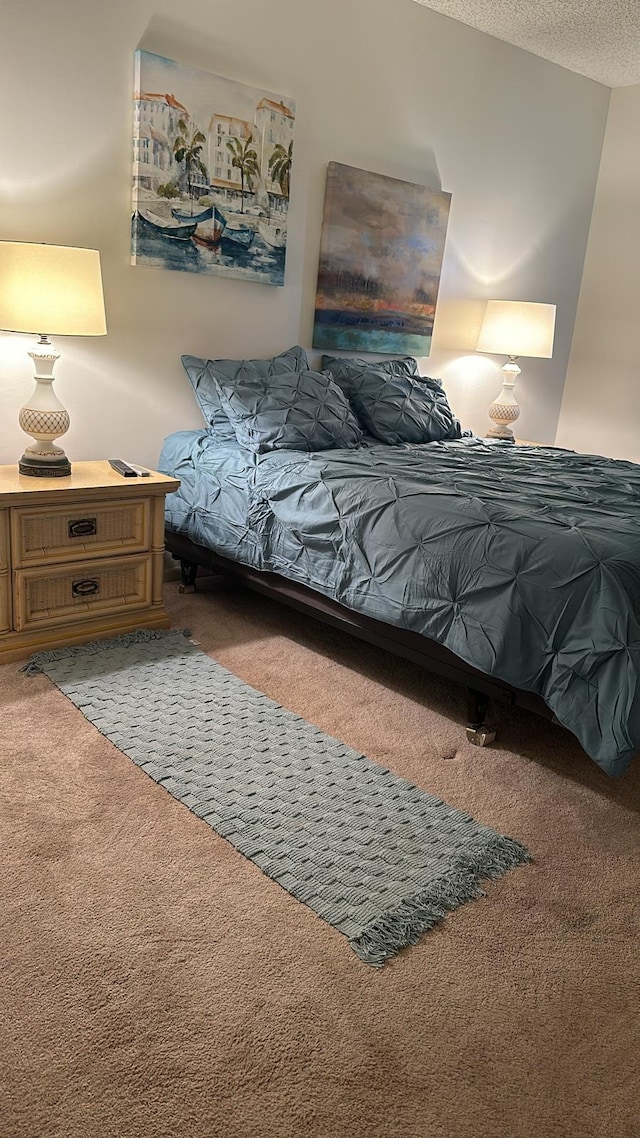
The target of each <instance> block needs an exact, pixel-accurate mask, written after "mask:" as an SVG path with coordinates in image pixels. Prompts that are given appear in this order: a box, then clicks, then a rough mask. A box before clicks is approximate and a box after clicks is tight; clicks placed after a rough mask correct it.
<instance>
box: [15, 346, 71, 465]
mask: <svg viewBox="0 0 640 1138" xmlns="http://www.w3.org/2000/svg"><path fill="white" fill-rule="evenodd" d="M29 355H30V356H31V359H32V360H33V361H34V363H35V365H36V374H35V376H34V379H35V381H36V385H35V387H34V389H33V391H32V393H31V398H30V399H29V401H28V403H26V404H25V405H24V407H23V408H22V409H21V411H20V415H19V417H18V421H19V423H20V426H21V427H22V430H23V431H24V432H25V434H27V435H31V437H32V438H33V440H34V441H33V443H32V444H31V446H28V447H27V448H26V450H25V452H24V454H23V456H22V458H21V459H20V461H19V463H18V470H19V471H20V474H27V475H30V476H32V477H36V478H64V477H66V476H68V475H69V474H71V463H70V462H69V459H68V458H67V456H66V454H65V453H64V451H63V449H62V447H59V446H57V445H56V443H55V442H54V441H53V440H54V439H57V438H59V437H60V435H64V434H65V432H66V431H68V430H69V422H70V420H69V412H68V411H66V410H65V408H64V407H63V406H62V403H61V402H60V400H59V399H58V397H57V395H56V393H55V391H54V390H53V367H54V364H55V362H56V360H58V359H60V353H59V352H56V351H53V350H52V347H51V343H50V341H49V340H48V339H47V337H46V336H44V335H42V336H41V337H40V339H39V340H38V347H37V348H36V350H35V351H33V352H29Z"/></svg>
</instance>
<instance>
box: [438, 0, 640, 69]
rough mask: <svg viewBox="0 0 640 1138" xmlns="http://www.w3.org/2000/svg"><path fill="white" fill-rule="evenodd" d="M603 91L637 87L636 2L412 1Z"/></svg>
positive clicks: (639, 7) (639, 14)
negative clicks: (591, 81)
mask: <svg viewBox="0 0 640 1138" xmlns="http://www.w3.org/2000/svg"><path fill="white" fill-rule="evenodd" d="M417 3H418V4H423V5H424V7H425V8H432V9H433V11H434V12H441V13H442V15H443V16H451V17H452V19H454V20H460V21H461V22H462V23H463V24H470V25H471V27H472V28H477V29H478V30H479V31H481V32H487V33H488V34H489V35H490V36H496V38H497V39H500V40H506V42H507V43H511V44H514V45H515V46H516V47H522V48H524V49H525V51H530V52H533V54H534V55H541V56H542V58H543V59H549V60H551V62H552V63H559V64H560V66H561V67H568V68H569V70H570V71H577V72H578V74H579V75H586V76H588V77H589V78H590V79H596V80H597V82H598V83H604V84H605V86H607V87H627V86H629V85H631V84H634V83H640V0H417Z"/></svg>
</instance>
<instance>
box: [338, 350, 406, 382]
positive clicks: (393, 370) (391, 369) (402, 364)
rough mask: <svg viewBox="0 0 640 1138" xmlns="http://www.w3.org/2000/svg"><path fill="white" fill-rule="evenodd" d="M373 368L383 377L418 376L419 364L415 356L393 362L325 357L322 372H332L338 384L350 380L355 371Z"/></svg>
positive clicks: (351, 357)
mask: <svg viewBox="0 0 640 1138" xmlns="http://www.w3.org/2000/svg"><path fill="white" fill-rule="evenodd" d="M368 367H372V368H375V369H376V371H379V372H381V373H382V374H383V375H417V374H418V363H417V360H415V359H414V357H413V356H400V357H399V358H398V359H392V360H361V359H358V357H357V356H347V357H346V358H344V357H342V356H323V357H322V370H323V371H330V372H331V374H332V376H333V378H334V379H335V381H336V383H340V380H341V379H342V378H343V377H344V378H345V379H348V378H349V376H350V375H351V374H352V372H354V371H361V370H362V368H368Z"/></svg>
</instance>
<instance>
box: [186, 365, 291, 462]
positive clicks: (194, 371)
mask: <svg viewBox="0 0 640 1138" xmlns="http://www.w3.org/2000/svg"><path fill="white" fill-rule="evenodd" d="M182 366H183V367H184V370H185V371H186V373H187V375H188V376H189V379H190V381H191V385H192V387H193V390H194V392H195V396H196V399H197V400H198V403H199V404H200V408H201V410H202V414H203V415H204V417H205V419H206V420H207V422H208V423H209V425H210V426H211V427H212V428H213V431H214V434H215V435H216V437H217V438H219V439H220V441H223V440H229V441H233V442H235V441H236V434H235V431H234V429H233V427H232V425H231V423H230V422H229V419H228V417H227V414H226V412H225V411H224V410H223V408H222V406H221V405H220V397H219V395H218V391H217V388H216V379H218V377H221V378H222V379H225V380H232V379H233V378H234V376H237V375H255V376H268V375H273V374H274V373H278V374H280V373H282V372H289V371H290V372H298V371H304V370H305V369H306V368H308V367H309V361H308V360H307V353H306V352H305V350H304V348H301V347H300V346H299V345H296V347H294V348H289V349H288V351H286V352H282V353H281V354H280V355H279V356H272V357H271V358H269V359H266V360H200V359H198V358H197V356H182Z"/></svg>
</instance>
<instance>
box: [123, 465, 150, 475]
mask: <svg viewBox="0 0 640 1138" xmlns="http://www.w3.org/2000/svg"><path fill="white" fill-rule="evenodd" d="M127 466H130V467H131V469H132V470H133V471H134V473H135V474H136V475H137V476H138V478H148V477H149V475H150V471H148V470H145V469H144V467H143V466H138V465H137V463H135V462H128V463H127Z"/></svg>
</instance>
